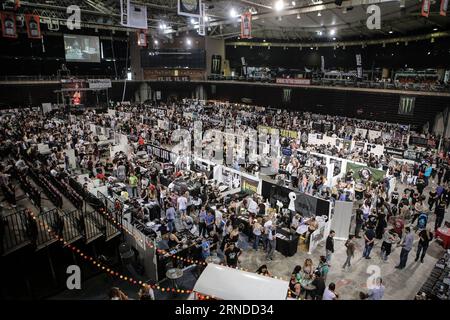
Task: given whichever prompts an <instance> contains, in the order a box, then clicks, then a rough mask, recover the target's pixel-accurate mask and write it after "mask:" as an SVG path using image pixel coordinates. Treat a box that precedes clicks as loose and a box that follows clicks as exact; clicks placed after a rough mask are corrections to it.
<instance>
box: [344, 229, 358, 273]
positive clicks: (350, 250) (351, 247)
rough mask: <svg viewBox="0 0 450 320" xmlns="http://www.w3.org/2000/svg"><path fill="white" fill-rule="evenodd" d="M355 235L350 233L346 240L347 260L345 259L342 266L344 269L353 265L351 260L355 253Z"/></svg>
mask: <svg viewBox="0 0 450 320" xmlns="http://www.w3.org/2000/svg"><path fill="white" fill-rule="evenodd" d="M354 241H355V236H354V235H349V236H348V239H347V241H346V242H345V247H346V248H347V249H346V253H347V260H345V263H344V265H343V266H342V269H345V268H347V267H349V268H350V267H351V264H350V261H351V259H352V257H353V256H354V255H355V242H354Z"/></svg>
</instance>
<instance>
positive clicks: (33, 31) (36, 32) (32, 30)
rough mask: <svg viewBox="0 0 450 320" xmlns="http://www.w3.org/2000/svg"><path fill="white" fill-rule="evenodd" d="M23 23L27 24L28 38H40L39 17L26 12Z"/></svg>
mask: <svg viewBox="0 0 450 320" xmlns="http://www.w3.org/2000/svg"><path fill="white" fill-rule="evenodd" d="M25 23H26V25H27V34H28V38H30V39H40V38H41V25H40V18H39V16H38V15H36V14H26V15H25Z"/></svg>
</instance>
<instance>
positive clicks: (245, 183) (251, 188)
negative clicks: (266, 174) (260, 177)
mask: <svg viewBox="0 0 450 320" xmlns="http://www.w3.org/2000/svg"><path fill="white" fill-rule="evenodd" d="M241 190H242V191H243V192H246V193H250V194H253V193H257V192H258V181H253V180H250V179H247V178H245V177H242V176H241Z"/></svg>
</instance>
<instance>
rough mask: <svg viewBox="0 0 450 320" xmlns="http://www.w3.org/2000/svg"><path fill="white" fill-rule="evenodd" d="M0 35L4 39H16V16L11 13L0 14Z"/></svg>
mask: <svg viewBox="0 0 450 320" xmlns="http://www.w3.org/2000/svg"><path fill="white" fill-rule="evenodd" d="M0 18H1V20H2V35H3V37H5V38H17V29H16V15H15V14H14V13H12V12H6V11H2V12H0Z"/></svg>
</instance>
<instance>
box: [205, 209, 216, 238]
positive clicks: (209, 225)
mask: <svg viewBox="0 0 450 320" xmlns="http://www.w3.org/2000/svg"><path fill="white" fill-rule="evenodd" d="M215 221H216V219H215V217H214V213H213V211H212V209H209V210H208V212H207V214H206V218H205V223H206V232H207V233H208V234H210V233H211V231H213V230H214V225H215V224H214V222H215Z"/></svg>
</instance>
